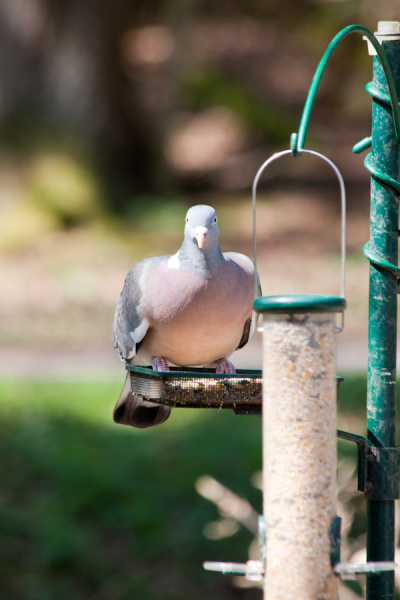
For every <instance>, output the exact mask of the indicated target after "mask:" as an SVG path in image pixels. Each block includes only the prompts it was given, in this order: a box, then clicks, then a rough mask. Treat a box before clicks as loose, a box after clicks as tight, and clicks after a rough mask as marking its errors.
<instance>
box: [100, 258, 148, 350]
mask: <svg viewBox="0 0 400 600" xmlns="http://www.w3.org/2000/svg"><path fill="white" fill-rule="evenodd" d="M153 260H155V259H151V258H145V259H144V260H141V261H140V262H138V263H137V264H136V265H135V266H134V267H133V268H132V269H131V270H130V271H129V273H128V275H127V276H126V279H125V283H124V286H123V288H122V291H121V294H120V297H119V300H118V304H117V308H116V311H115V317H114V328H113V331H112V334H111V342H112V345H113V346H114V348H118V350H119V352H120V354H121V357H122V358H123V359H125V360H130V359H132V358H133V357H134V356H135V354H136V351H137V346H138V345H139V344H140V342H141V341H142V340H143V338H144V336H145V335H146V332H147V330H148V328H149V326H150V324H149V322H148V321H147V319H145V318H142V317H141V316H140V315H139V314H138V307H139V304H140V301H141V300H142V296H143V293H144V291H145V290H144V282H145V276H146V273H147V272H148V269H149V267H151V266H152V265H151V261H153Z"/></svg>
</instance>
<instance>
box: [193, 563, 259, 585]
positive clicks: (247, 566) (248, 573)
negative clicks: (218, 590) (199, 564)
mask: <svg viewBox="0 0 400 600" xmlns="http://www.w3.org/2000/svg"><path fill="white" fill-rule="evenodd" d="M203 567H204V569H205V570H206V571H219V572H220V573H222V574H223V575H245V577H246V579H248V580H249V581H262V578H263V576H264V565H263V563H262V562H261V560H248V561H247V562H246V563H226V562H205V563H203Z"/></svg>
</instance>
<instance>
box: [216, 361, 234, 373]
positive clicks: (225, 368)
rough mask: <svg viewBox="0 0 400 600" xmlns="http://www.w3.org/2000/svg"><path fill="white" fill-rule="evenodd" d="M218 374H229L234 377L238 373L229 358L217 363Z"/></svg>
mask: <svg viewBox="0 0 400 600" xmlns="http://www.w3.org/2000/svg"><path fill="white" fill-rule="evenodd" d="M215 372H216V373H229V374H231V375H233V374H234V373H236V369H235V366H234V365H233V363H231V362H230V361H229V360H228V359H227V358H220V359H219V360H218V361H217V363H216V369H215Z"/></svg>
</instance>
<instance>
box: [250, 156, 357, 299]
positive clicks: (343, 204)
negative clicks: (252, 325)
mask: <svg viewBox="0 0 400 600" xmlns="http://www.w3.org/2000/svg"><path fill="white" fill-rule="evenodd" d="M302 152H304V153H305V154H312V155H313V156H317V157H318V158H321V159H322V160H323V161H325V162H326V163H327V164H328V165H329V166H330V167H331V168H332V170H333V171H334V173H335V175H336V177H337V179H338V181H339V186H340V202H341V245H340V254H341V287H340V291H341V297H342V298H344V294H345V278H346V271H345V269H346V189H345V185H344V180H343V177H342V174H341V173H340V171H339V169H338V168H337V166H336V165H335V164H334V163H333V162H332V161H331V160H330V159H329V158H327V157H326V156H325V155H324V154H321V153H319V152H315V151H314V150H304V148H303V149H302ZM286 154H291V155H293V153H292V150H283V151H282V152H277V153H276V154H273V155H272V156H271V157H270V158H268V159H267V160H266V161H265V162H264V163H263V164H262V165H261V167H260V168H259V169H258V171H257V174H256V176H255V178H254V181H253V188H252V202H253V262H254V267H255V270H256V271H257V236H256V196H257V185H258V182H259V180H260V177H261V175H262V174H263V172H264V171H265V169H266V168H267V167H268V166H269V165H270V164H271V163H272V162H274V161H275V160H277V159H279V158H281V157H282V156H285V155H286ZM254 297H255V298H256V297H257V283H256V281H255V286H254Z"/></svg>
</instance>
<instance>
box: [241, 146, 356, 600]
mask: <svg viewBox="0 0 400 600" xmlns="http://www.w3.org/2000/svg"><path fill="white" fill-rule="evenodd" d="M305 152H306V153H308V154H313V155H316V156H318V157H319V158H321V159H322V160H324V161H325V162H327V163H328V164H329V165H330V166H331V167H332V169H333V170H334V172H335V174H336V176H337V178H338V181H339V184H340V192H341V209H342V228H341V232H342V236H341V238H342V239H341V295H340V296H328V295H321V294H319V295H312V294H303V295H289V296H266V297H262V298H258V299H257V300H256V301H255V303H254V308H255V310H256V311H257V312H259V313H261V314H262V317H263V327H262V332H263V379H264V381H265V382H266V385H264V390H263V410H262V422H263V431H262V439H263V503H264V520H265V529H266V532H267V538H266V544H265V550H264V562H265V565H264V590H265V597H266V598H268V600H281V599H282V600H283V599H285V600H291V599H292V598H293V600H294V599H295V598H296V600H298V599H303V598H304V600H306V599H307V600H314V599H315V600H317V598H335V597H336V595H337V592H336V590H337V580H336V576H335V574H334V572H333V570H332V557H331V535H332V525H333V523H334V522H335V519H336V465H337V450H336V447H337V442H336V404H337V378H336V334H337V333H338V332H339V331H341V330H342V326H343V311H344V309H345V306H346V301H345V298H344V287H345V224H346V217H345V213H346V198H345V187H344V182H343V178H342V176H341V174H340V172H339V170H338V169H337V167H336V166H335V165H334V164H333V163H332V162H331V161H330V160H329V159H328V158H326V157H325V156H323V155H321V154H319V153H316V152H313V151H309V150H306V151H305ZM286 154H291V151H290V150H289V151H284V152H280V153H278V154H275V155H274V156H272V157H271V158H270V159H268V160H267V161H266V162H265V163H264V164H263V165H262V167H261V168H260V169H259V171H258V173H257V175H256V177H255V180H254V184H253V213H254V214H255V207H256V188H257V184H258V182H259V179H260V176H261V174H262V173H263V172H264V171H265V169H266V168H267V167H268V166H269V165H270V164H271V163H272V162H273V161H275V160H277V159H279V158H280V157H281V156H284V155H286ZM255 225H256V219H254V236H253V237H254V245H255V247H254V252H255V255H256V241H255V240H256V235H255ZM283 565H285V568H284V569H283V568H282V566H283ZM287 572H290V579H291V581H290V585H289V586H288V585H286V578H287Z"/></svg>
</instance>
